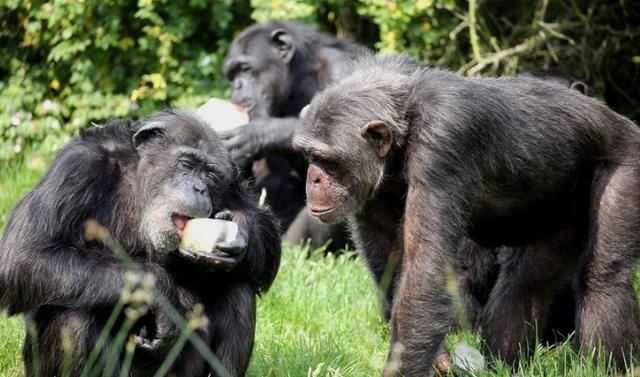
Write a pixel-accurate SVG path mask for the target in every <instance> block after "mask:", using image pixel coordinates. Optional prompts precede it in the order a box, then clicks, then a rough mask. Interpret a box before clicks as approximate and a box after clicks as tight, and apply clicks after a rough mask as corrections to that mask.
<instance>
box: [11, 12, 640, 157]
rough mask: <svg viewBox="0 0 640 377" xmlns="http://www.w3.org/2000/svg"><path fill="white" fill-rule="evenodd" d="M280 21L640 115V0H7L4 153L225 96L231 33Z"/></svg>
mask: <svg viewBox="0 0 640 377" xmlns="http://www.w3.org/2000/svg"><path fill="white" fill-rule="evenodd" d="M272 18H277V19H297V20H302V21H305V22H310V23H313V24H315V25H317V26H318V27H319V29H321V30H323V31H328V32H331V33H336V34H338V35H341V36H343V35H351V36H353V37H354V39H356V40H358V41H360V42H362V43H364V44H366V45H368V46H370V47H372V48H375V49H377V50H380V51H384V52H400V51H405V52H407V53H409V54H411V55H413V56H415V57H417V58H419V59H421V60H423V61H425V62H427V63H430V64H436V65H439V66H444V67H448V68H451V69H454V70H458V71H459V72H461V73H463V74H466V75H479V74H483V75H485V74H490V75H497V74H513V73H516V72H518V71H520V70H522V69H530V68H543V69H548V68H556V69H559V70H560V71H564V72H567V73H570V74H572V75H574V76H576V77H577V78H579V79H582V80H585V81H586V82H587V83H589V84H590V85H592V86H593V87H594V88H595V89H596V91H597V92H598V93H599V94H601V95H602V96H603V97H604V98H605V99H606V101H607V102H608V103H609V104H610V105H611V106H612V107H613V108H614V109H616V110H617V111H619V112H621V113H624V114H627V115H629V116H631V117H640V99H639V98H638V91H637V88H636V87H635V86H636V83H637V82H638V81H640V80H639V78H640V51H639V50H638V46H640V44H639V43H638V38H639V37H640V29H639V28H637V25H638V24H640V4H639V3H638V2H631V1H627V2H624V1H620V2H601V1H598V0H579V1H576V0H557V1H548V0H539V1H537V2H536V3H535V4H534V3H531V2H529V1H524V0H518V1H514V2H502V1H501V2H489V1H480V2H478V1H477V0H469V1H468V2H465V1H456V0H417V1H415V0H396V1H386V0H359V1H348V0H273V1H270V0H250V2H249V1H248V0H245V1H232V0H218V1H215V2H208V1H205V0H189V1H187V0H181V1H168V0H138V2H137V3H136V2H131V1H127V0H110V1H98V0H52V1H50V2H44V3H43V2H39V1H37V2H36V1H22V0H3V1H0V27H1V30H2V31H1V32H0V35H1V37H0V38H1V39H0V40H1V41H2V43H0V52H1V53H2V55H3V59H2V60H0V108H2V109H4V111H3V112H2V113H0V136H1V137H2V138H3V140H4V141H5V142H4V143H2V144H0V161H1V160H7V159H11V158H12V157H14V156H15V155H16V154H17V153H21V151H22V150H24V148H25V147H28V146H31V145H32V144H36V145H38V146H41V147H43V148H45V149H47V150H55V149H57V148H58V147H60V146H61V145H62V144H63V143H64V142H65V141H66V140H67V139H68V138H69V137H70V136H73V135H75V134H76V133H77V132H78V130H79V129H81V128H83V127H87V126H88V125H90V124H91V122H96V123H100V122H104V121H105V120H106V119H109V118H113V117H123V116H132V117H139V116H144V115H147V114H149V113H151V112H153V111H156V110H158V109H161V108H163V107H166V106H181V107H195V106H197V105H199V104H201V103H202V102H204V101H205V99H206V98H208V97H210V96H222V97H224V96H227V95H228V94H229V93H228V89H227V85H226V82H225V81H224V79H223V78H222V75H221V63H222V59H223V57H224V55H225V53H226V51H227V48H228V45H229V43H230V41H231V39H232V38H233V36H234V35H236V34H237V33H238V32H239V31H240V30H242V29H244V28H245V27H246V26H248V25H249V24H251V23H253V22H255V21H266V20H268V19H272Z"/></svg>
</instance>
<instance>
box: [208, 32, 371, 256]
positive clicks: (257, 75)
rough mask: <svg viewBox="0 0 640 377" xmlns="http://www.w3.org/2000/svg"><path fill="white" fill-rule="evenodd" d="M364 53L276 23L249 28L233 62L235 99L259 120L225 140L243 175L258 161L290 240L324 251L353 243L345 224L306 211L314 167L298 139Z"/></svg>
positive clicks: (257, 173) (256, 168)
mask: <svg viewBox="0 0 640 377" xmlns="http://www.w3.org/2000/svg"><path fill="white" fill-rule="evenodd" d="M362 51H364V49H363V48H362V47H361V46H358V45H357V44H355V43H353V42H351V41H349V40H346V39H336V38H334V37H331V36H329V35H326V34H323V33H319V32H317V31H316V30H314V29H313V28H311V27H309V26H306V25H302V24H298V23H295V22H269V23H265V24H258V25H253V26H251V27H249V28H248V29H246V30H245V31H243V32H242V33H241V34H240V35H239V36H238V37H237V38H236V39H235V40H234V41H233V42H232V44H231V47H230V50H229V53H228V54H227V57H226V59H225V63H224V73H225V75H226V77H227V79H228V80H229V82H230V83H231V88H232V89H233V95H232V97H231V100H232V101H233V102H234V103H235V104H237V105H239V106H242V107H245V108H247V109H248V111H249V116H250V119H251V122H250V124H249V125H248V126H246V127H240V128H237V129H235V130H232V131H229V132H226V133H223V134H221V137H222V139H223V141H224V143H225V145H226V146H227V148H228V149H229V150H230V151H231V155H232V157H233V159H234V160H235V161H236V162H237V163H238V165H239V166H240V167H241V169H242V170H243V171H245V172H247V171H249V168H250V164H251V163H253V175H254V177H256V178H257V179H256V186H258V187H264V188H265V189H266V191H267V202H268V203H269V204H270V205H271V207H272V208H273V210H274V212H275V213H276V215H277V216H278V218H280V220H281V222H282V225H283V229H285V230H287V229H289V231H288V232H287V234H286V236H285V240H287V241H289V242H292V243H294V244H297V243H300V242H301V241H304V240H306V239H307V238H310V239H311V246H312V247H314V248H317V247H319V246H321V245H323V244H324V243H325V242H326V241H327V240H329V239H333V242H332V243H331V245H330V246H329V248H330V249H332V250H335V249H340V248H343V247H344V246H345V244H346V243H347V236H346V232H345V230H344V227H343V226H342V225H340V224H338V225H330V226H329V225H323V224H321V223H320V222H318V221H317V220H315V219H314V218H312V217H311V216H310V215H309V214H308V210H307V209H306V208H305V207H304V200H305V198H304V174H306V167H307V165H306V162H305V161H304V159H303V158H302V157H301V156H300V155H299V154H297V153H296V152H294V151H293V149H292V147H291V138H292V136H293V131H294V130H295V129H296V128H297V127H298V123H299V119H298V114H299V113H300V110H301V109H302V108H303V107H304V106H305V105H306V104H308V103H309V102H310V101H311V98H312V97H313V96H314V95H315V94H316V92H318V91H319V90H321V89H323V88H324V87H325V86H326V85H327V83H328V82H329V81H330V80H331V79H332V78H333V77H336V76H337V75H339V74H341V73H342V72H344V71H345V70H346V69H347V67H348V64H349V62H350V61H351V60H352V58H353V57H354V56H356V55H357V54H359V53H361V52H362ZM262 157H266V160H260V159H261V158H262ZM294 219H295V223H294ZM292 223H294V224H293V225H291V224H292ZM290 225H291V227H290Z"/></svg>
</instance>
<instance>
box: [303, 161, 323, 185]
mask: <svg viewBox="0 0 640 377" xmlns="http://www.w3.org/2000/svg"><path fill="white" fill-rule="evenodd" d="M322 176H323V174H322V169H320V168H318V167H317V166H315V165H311V166H309V170H308V171H307V180H308V181H309V182H310V183H312V184H314V185H319V184H321V183H322Z"/></svg>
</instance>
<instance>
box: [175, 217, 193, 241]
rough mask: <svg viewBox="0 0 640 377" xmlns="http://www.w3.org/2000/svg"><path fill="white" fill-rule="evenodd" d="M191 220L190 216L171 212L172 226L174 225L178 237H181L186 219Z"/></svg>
mask: <svg viewBox="0 0 640 377" xmlns="http://www.w3.org/2000/svg"><path fill="white" fill-rule="evenodd" d="M189 220H191V217H189V216H184V215H178V214H177V213H173V214H171V221H172V222H173V226H175V227H176V230H177V231H178V234H179V235H180V238H182V233H183V232H184V227H185V226H186V225H187V221H189Z"/></svg>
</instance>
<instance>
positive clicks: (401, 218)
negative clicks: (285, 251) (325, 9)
mask: <svg viewBox="0 0 640 377" xmlns="http://www.w3.org/2000/svg"><path fill="white" fill-rule="evenodd" d="M405 66H406V59H405V58H403V57H397V58H378V59H376V58H365V59H363V61H362V62H360V63H359V64H358V65H356V66H355V69H354V71H353V73H352V74H350V75H349V76H348V77H346V78H345V79H343V80H342V81H340V82H339V83H337V84H335V85H333V86H331V87H329V88H328V89H326V90H325V91H323V92H322V93H321V94H319V95H318V96H317V97H316V98H314V99H313V101H312V103H311V105H310V107H309V108H308V110H307V111H306V113H305V115H304V116H303V121H302V122H303V123H302V127H301V128H300V129H299V130H298V131H297V132H296V136H295V138H294V142H293V143H294V146H295V147H296V148H297V149H298V150H300V151H302V152H304V153H305V155H307V157H308V158H309V160H310V165H309V169H308V172H307V186H306V189H307V198H308V203H309V208H310V210H311V213H312V214H313V215H314V216H317V217H319V218H320V219H321V220H322V221H323V222H333V221H339V220H341V219H343V218H347V219H348V222H349V225H350V228H351V229H352V231H353V235H354V238H355V240H356V244H357V246H358V249H360V250H361V251H362V252H363V253H364V254H365V259H367V260H368V264H369V266H370V267H371V266H374V267H380V266H382V268H384V265H385V262H386V257H387V256H388V255H390V253H391V254H393V253H394V252H396V253H397V252H399V251H401V252H402V259H401V261H402V264H401V272H400V278H399V281H398V283H397V287H396V295H395V298H394V303H393V313H392V320H391V326H392V345H393V347H392V348H391V351H390V354H389V359H390V360H392V361H397V362H392V363H389V364H388V365H387V368H386V369H385V374H386V375H389V376H391V375H397V373H400V374H402V375H404V376H422V375H424V374H425V373H428V371H429V370H430V368H431V365H432V363H433V362H434V358H435V355H436V352H437V351H438V349H439V347H440V346H441V345H442V341H443V338H444V335H445V333H446V331H447V329H448V328H449V324H450V321H451V308H450V299H449V297H448V296H447V294H446V292H445V290H444V277H445V273H444V272H445V270H446V266H447V265H449V264H454V263H455V262H456V254H457V251H458V246H459V245H460V243H461V242H462V241H463V240H465V239H467V238H468V239H470V240H472V241H474V242H476V243H478V244H479V245H482V246H484V247H497V246H499V245H505V246H508V247H514V249H513V252H519V253H520V259H519V261H517V262H516V263H515V264H514V265H513V267H514V268H502V269H501V271H500V276H499V278H498V282H497V283H496V285H495V287H494V288H493V290H492V293H491V297H490V302H489V303H487V309H486V313H485V316H484V323H483V328H484V329H486V333H487V337H488V343H489V346H490V347H491V348H492V351H493V352H494V354H497V355H501V356H503V357H505V358H506V359H507V360H508V361H513V360H516V359H517V357H518V355H517V352H514V350H517V349H518V347H517V345H519V344H523V345H524V344H528V343H529V340H528V338H527V337H528V336H529V335H530V334H531V333H530V332H527V331H522V330H521V329H523V328H527V327H530V326H532V324H537V326H538V328H539V329H540V330H541V331H544V328H545V326H546V320H547V317H548V312H549V304H550V300H549V297H550V296H551V295H552V294H553V293H554V291H555V289H556V288H557V287H558V286H562V285H563V284H564V283H565V282H564V280H565V279H566V274H567V273H570V274H572V276H573V279H574V280H573V287H574V294H575V297H576V324H575V327H576V337H575V340H576V344H577V345H579V346H580V347H581V349H582V350H583V351H584V352H587V353H590V351H591V349H592V347H593V346H594V345H597V344H599V342H602V343H601V344H602V345H603V346H604V347H605V350H606V351H608V352H611V354H612V356H613V358H614V360H615V362H616V363H617V364H618V365H619V366H623V365H624V364H623V363H624V359H625V357H627V356H629V354H630V352H631V350H632V349H636V348H638V346H640V313H639V312H638V311H639V310H638V302H637V298H636V295H635V293H634V291H633V288H632V286H631V280H632V277H633V273H634V270H635V266H636V263H637V261H638V257H640V239H639V236H638V235H639V234H640V204H639V203H640V191H639V190H638V189H637V188H638V184H639V183H640V160H639V158H638V151H639V150H640V130H638V128H637V127H636V126H635V125H634V124H633V123H632V122H631V121H630V120H629V119H627V118H624V117H622V116H620V115H618V114H616V113H615V112H613V111H611V110H610V109H609V108H607V107H606V106H605V105H603V104H602V103H600V102H599V101H598V100H596V99H593V98H590V97H588V96H583V95H576V94H575V91H572V90H570V89H568V88H566V87H563V86H562V85H558V84H556V83H545V82H544V81H542V80H539V79H536V78H529V77H515V78H497V79H496V78H493V79H486V78H482V79H481V78H463V77H460V76H458V75H456V74H453V73H450V72H446V71H440V70H433V69H428V68H422V69H417V70H415V71H414V72H413V73H411V74H409V75H407V74H406V72H405V71H406V70H405V68H404V67H405ZM380 256H382V257H383V258H384V260H383V261H381V260H380ZM574 260H577V261H578V262H577V268H575V271H573V270H574V268H573V267H574V265H575V264H576V262H574ZM375 273H376V271H374V274H375Z"/></svg>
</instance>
